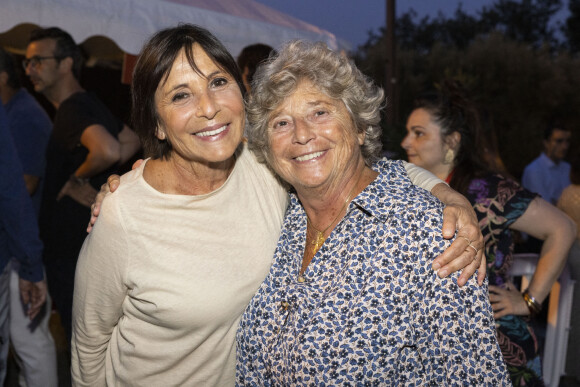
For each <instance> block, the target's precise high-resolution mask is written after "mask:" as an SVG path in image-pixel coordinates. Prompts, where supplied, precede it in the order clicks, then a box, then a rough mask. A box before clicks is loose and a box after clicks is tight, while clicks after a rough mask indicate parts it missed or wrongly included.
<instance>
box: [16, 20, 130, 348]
mask: <svg viewBox="0 0 580 387" xmlns="http://www.w3.org/2000/svg"><path fill="white" fill-rule="evenodd" d="M23 65H24V68H25V70H26V75H27V76H28V77H29V78H30V81H31V82H32V85H33V86H34V90H35V91H36V92H38V93H40V94H42V95H44V96H45V97H46V98H47V99H48V101H49V102H50V103H51V104H52V105H53V106H54V107H55V108H56V114H55V117H54V126H53V130H52V134H51V137H50V140H49V143H48V148H47V153H46V154H47V156H46V160H47V165H46V181H45V185H44V189H43V196H42V204H41V209H40V232H41V237H42V241H43V242H44V262H45V265H46V273H47V279H48V284H49V287H50V293H51V295H52V297H53V300H54V302H55V306H56V309H57V310H58V312H59V314H60V317H61V322H62V325H63V328H64V330H65V333H66V336H67V339H68V341H70V337H71V310H72V295H73V286H74V273H75V268H76V262H77V257H78V254H79V251H80V248H81V245H82V243H83V241H84V239H85V236H86V232H85V230H86V223H87V210H88V208H89V207H90V205H91V203H92V201H93V199H94V197H95V195H96V192H97V191H96V190H95V188H97V187H99V186H100V185H101V184H103V183H104V182H105V181H106V179H107V176H109V175H110V174H112V173H114V172H115V171H116V167H117V165H118V163H119V162H120V163H123V162H124V161H125V160H126V159H128V158H129V157H130V156H132V155H133V154H134V153H135V152H136V151H137V149H138V148H139V141H138V138H137V137H136V135H135V134H134V133H133V132H132V131H131V130H130V129H129V128H128V127H127V126H126V125H124V124H123V123H122V122H121V121H120V120H118V119H117V118H116V117H114V116H113V115H112V114H111V112H110V111H109V110H108V109H107V107H105V105H104V104H103V103H101V101H99V100H98V98H97V97H96V96H95V95H94V94H92V93H90V92H87V91H85V90H84V88H83V87H82V86H81V85H80V83H79V76H80V69H81V65H82V54H81V51H80V49H79V47H78V46H77V45H76V43H75V42H74V40H73V39H72V37H71V36H70V35H69V34H68V33H67V32H65V31H63V30H61V29H60V28H57V27H52V28H45V29H37V30H34V31H33V32H32V33H31V36H30V40H29V43H28V46H27V48H26V54H25V59H24V61H23Z"/></svg>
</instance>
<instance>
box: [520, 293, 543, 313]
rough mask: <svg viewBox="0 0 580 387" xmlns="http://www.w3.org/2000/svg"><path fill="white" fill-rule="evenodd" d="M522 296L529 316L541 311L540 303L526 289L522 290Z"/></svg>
mask: <svg viewBox="0 0 580 387" xmlns="http://www.w3.org/2000/svg"><path fill="white" fill-rule="evenodd" d="M522 297H523V298H524V301H525V302H526V305H527V307H528V310H529V311H530V315H531V316H535V315H537V314H538V313H540V312H541V311H542V305H541V304H540V303H539V302H538V301H537V300H536V299H535V298H534V297H533V296H531V295H530V292H529V291H528V289H526V290H524V292H523V293H522Z"/></svg>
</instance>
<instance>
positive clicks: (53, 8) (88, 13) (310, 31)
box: [0, 0, 346, 56]
mask: <svg viewBox="0 0 580 387" xmlns="http://www.w3.org/2000/svg"><path fill="white" fill-rule="evenodd" d="M180 22H186V23H193V24H198V25H200V26H203V27H205V28H207V29H209V30H210V31H211V32H212V33H214V34H215V35H216V36H217V37H218V38H219V39H220V40H221V41H222V42H223V43H224V45H225V46H226V47H227V48H228V50H229V51H230V52H231V53H232V55H234V56H237V55H238V54H239V52H240V51H241V50H242V48H243V47H245V46H246V45H249V44H254V43H265V44H268V45H270V46H272V47H275V48H278V47H280V46H281V44H282V43H283V42H285V41H288V40H291V39H308V40H314V41H324V42H326V44H327V45H328V46H329V47H331V48H333V49H339V48H346V47H345V45H344V44H342V46H339V43H338V42H337V39H336V38H335V36H334V35H333V34H331V33H330V32H328V31H324V30H322V29H320V28H318V27H316V26H313V25H311V24H308V23H305V22H303V21H300V20H298V19H295V18H292V17H290V16H288V15H285V14H283V13H281V12H278V11H276V10H274V9H272V8H270V7H267V6H266V5H263V4H261V3H258V2H256V1H254V0H2V5H1V6H0V33H4V34H3V35H2V39H0V44H2V45H5V46H8V47H9V48H11V49H13V50H15V51H22V50H23V49H24V47H25V45H26V39H27V38H28V36H27V34H26V36H25V37H24V38H22V36H20V35H23V32H24V31H26V32H29V31H30V29H31V28H32V27H33V26H32V25H35V26H41V27H49V26H58V27H60V28H62V29H64V30H66V31H68V32H69V33H70V34H71V35H72V36H73V38H74V39H75V41H76V42H77V43H79V44H80V43H83V42H84V43H87V44H88V45H89V47H92V49H89V51H93V53H90V54H91V55H94V53H95V52H96V53H97V55H99V54H103V55H104V56H106V54H105V52H106V51H107V50H108V47H106V44H107V43H102V42H100V41H99V42H98V44H97V43H95V42H94V41H93V44H92V45H91V39H93V40H94V39H95V37H101V36H104V37H107V38H109V39H111V40H112V41H113V42H114V43H115V44H116V45H117V46H118V47H119V48H120V49H121V50H122V51H124V52H126V53H129V54H133V55H136V54H138V53H139V51H140V49H141V46H142V45H143V43H144V42H145V41H146V40H147V39H148V38H149V37H150V36H151V35H152V34H153V33H155V32H156V31H158V30H159V29H162V28H165V27H171V26H175V25H177V24H178V23H180ZM23 24H24V26H23ZM103 44H105V46H103ZM108 45H109V46H113V47H114V45H112V44H111V43H110V42H109V43H108ZM85 49H86V47H85Z"/></svg>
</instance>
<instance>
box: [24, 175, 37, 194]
mask: <svg viewBox="0 0 580 387" xmlns="http://www.w3.org/2000/svg"><path fill="white" fill-rule="evenodd" d="M39 182H40V178H39V177H38V176H33V175H27V174H24V183H25V184H26V190H27V191H28V194H29V195H31V196H32V195H34V193H35V192H36V190H37V189H38V183H39Z"/></svg>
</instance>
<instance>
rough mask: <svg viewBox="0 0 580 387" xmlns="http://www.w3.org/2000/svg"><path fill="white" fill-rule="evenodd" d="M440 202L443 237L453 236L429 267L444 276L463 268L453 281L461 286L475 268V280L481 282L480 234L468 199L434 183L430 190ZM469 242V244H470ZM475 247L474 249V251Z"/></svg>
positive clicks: (483, 273)
mask: <svg viewBox="0 0 580 387" xmlns="http://www.w3.org/2000/svg"><path fill="white" fill-rule="evenodd" d="M431 193H432V194H433V195H434V196H436V197H437V198H438V199H439V200H441V202H442V203H443V204H445V209H444V210H443V229H442V232H443V237H444V238H446V239H450V238H453V236H455V231H456V230H457V237H456V238H455V240H454V241H453V243H452V244H451V246H450V247H449V248H447V250H445V251H444V252H443V253H442V254H441V255H440V256H438V257H437V258H435V260H434V261H433V269H435V270H439V271H438V272H437V274H438V275H439V276H440V277H441V278H444V277H446V276H448V275H449V274H451V273H453V272H455V271H458V270H461V269H463V271H462V272H461V275H460V276H459V278H458V280H457V283H458V285H459V286H463V285H464V284H465V283H466V282H467V280H468V279H469V277H471V276H472V275H473V274H474V273H475V271H476V270H477V269H479V270H478V272H477V282H478V283H479V284H480V285H481V284H482V283H483V280H484V279H485V273H486V262H485V257H484V254H483V247H484V243H483V235H482V234H481V230H480V229H479V224H478V221H477V216H476V215H475V211H474V210H473V207H472V206H471V203H470V202H469V201H468V200H467V199H466V198H465V196H463V195H461V194H460V193H458V192H457V191H455V190H453V189H452V188H450V187H449V186H448V185H447V184H444V183H440V184H437V185H436V186H435V187H433V189H432V190H431ZM470 245H471V246H473V247H470ZM476 249H477V252H476V251H475V250H476Z"/></svg>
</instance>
